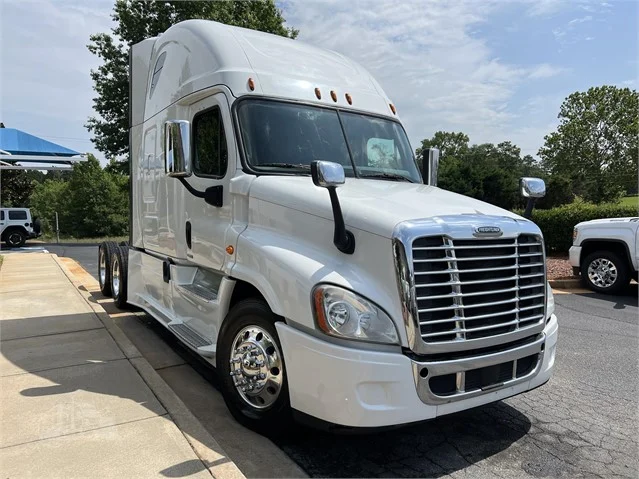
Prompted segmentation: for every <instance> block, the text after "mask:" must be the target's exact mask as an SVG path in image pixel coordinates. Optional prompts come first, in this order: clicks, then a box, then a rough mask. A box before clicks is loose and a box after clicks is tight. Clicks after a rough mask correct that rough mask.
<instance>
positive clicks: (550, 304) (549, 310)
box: [546, 281, 555, 319]
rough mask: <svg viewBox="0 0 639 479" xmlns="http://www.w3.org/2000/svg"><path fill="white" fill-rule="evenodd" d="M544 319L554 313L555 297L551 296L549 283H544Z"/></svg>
mask: <svg viewBox="0 0 639 479" xmlns="http://www.w3.org/2000/svg"><path fill="white" fill-rule="evenodd" d="M546 292H547V294H546V298H547V299H546V319H548V318H550V316H551V315H552V314H553V313H554V312H555V296H554V295H553V294H552V288H551V287H550V283H549V282H548V281H546Z"/></svg>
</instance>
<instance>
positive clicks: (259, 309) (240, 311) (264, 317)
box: [216, 299, 292, 436]
mask: <svg viewBox="0 0 639 479" xmlns="http://www.w3.org/2000/svg"><path fill="white" fill-rule="evenodd" d="M277 320H278V318H277V316H275V315H274V314H273V312H272V311H271V309H270V308H269V307H268V305H267V304H266V303H265V302H264V301H262V300H259V299H246V300H244V301H241V302H239V303H238V304H236V305H235V306H233V308H231V311H230V312H229V313H228V315H227V317H226V319H225V320H224V323H223V324H222V328H221V330H220V336H219V339H218V343H217V355H216V365H217V368H216V369H217V372H218V375H219V378H220V384H221V387H222V395H223V396H224V402H225V403H226V405H227V407H228V408H229V410H230V411H231V414H232V415H233V417H235V419H236V420H237V421H238V422H239V423H240V424H242V425H244V426H246V427H248V428H251V429H253V430H256V431H259V432H260V433H263V434H266V435H271V436H272V435H274V434H282V433H283V432H284V431H285V430H286V429H287V426H289V425H290V424H291V423H292V414H291V404H290V399H289V394H288V381H287V378H286V368H285V366H284V356H283V355H282V353H281V351H282V346H281V344H280V340H279V337H278V336H277V330H276V329H275V322H276V321H277ZM243 348H247V349H243ZM253 361H254V362H253ZM251 362H253V363H251ZM260 363H261V364H260ZM232 374H233V375H232ZM242 381H247V382H248V384H247V386H248V387H249V388H251V385H252V386H254V388H251V389H250V390H248V391H242V388H243V386H242V385H238V383H240V384H241V382H242ZM262 383H263V384H262Z"/></svg>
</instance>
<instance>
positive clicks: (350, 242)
mask: <svg viewBox="0 0 639 479" xmlns="http://www.w3.org/2000/svg"><path fill="white" fill-rule="evenodd" d="M326 189H327V190H328V194H329V196H330V197H331V206H332V207H333V218H334V221H335V232H334V234H333V243H334V244H335V247H336V248H337V249H338V250H340V251H341V252H342V253H344V254H353V252H354V251H355V237H354V236H353V233H351V232H350V231H348V230H347V229H346V225H345V224H344V215H342V207H341V206H340V204H339V198H337V191H336V189H335V187H334V186H329V187H327V188H326Z"/></svg>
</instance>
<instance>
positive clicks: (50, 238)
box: [31, 234, 129, 243]
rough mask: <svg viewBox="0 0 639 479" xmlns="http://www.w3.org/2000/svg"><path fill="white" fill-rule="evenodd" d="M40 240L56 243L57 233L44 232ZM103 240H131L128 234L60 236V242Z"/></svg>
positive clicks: (94, 241)
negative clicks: (89, 236)
mask: <svg viewBox="0 0 639 479" xmlns="http://www.w3.org/2000/svg"><path fill="white" fill-rule="evenodd" d="M38 241H41V242H43V243H55V242H56V237H55V235H48V234H44V235H42V236H41V237H40V238H38ZM103 241H115V242H117V243H119V242H121V241H129V237H128V236H109V237H104V236H103V237H100V238H74V237H72V236H60V243H102V242H103ZM36 242H37V241H31V243H36Z"/></svg>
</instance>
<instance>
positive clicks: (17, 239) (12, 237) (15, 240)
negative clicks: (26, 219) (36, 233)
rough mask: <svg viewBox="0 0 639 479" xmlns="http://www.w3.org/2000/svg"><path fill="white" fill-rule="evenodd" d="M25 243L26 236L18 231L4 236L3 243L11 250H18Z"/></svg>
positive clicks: (15, 230) (11, 231) (12, 231)
mask: <svg viewBox="0 0 639 479" xmlns="http://www.w3.org/2000/svg"><path fill="white" fill-rule="evenodd" d="M26 241H27V235H26V234H25V233H24V232H23V231H21V230H19V229H14V230H10V231H9V232H7V233H6V234H5V243H7V246H9V247H11V248H19V247H20V246H22V245H24V243H25V242H26Z"/></svg>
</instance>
